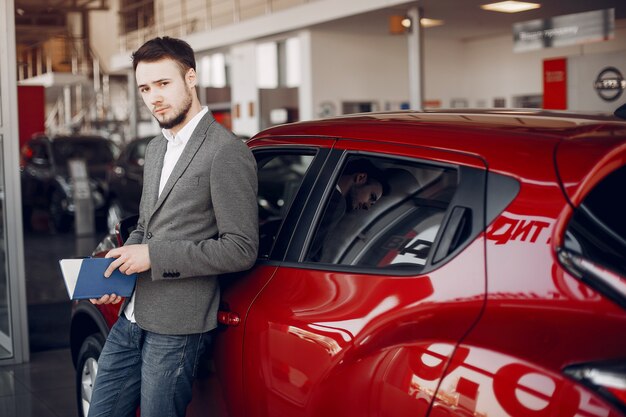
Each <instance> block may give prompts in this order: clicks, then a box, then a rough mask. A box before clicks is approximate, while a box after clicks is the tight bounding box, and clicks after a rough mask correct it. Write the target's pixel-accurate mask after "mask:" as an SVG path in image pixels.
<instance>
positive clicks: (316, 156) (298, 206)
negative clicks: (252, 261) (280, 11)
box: [251, 145, 330, 263]
mask: <svg viewBox="0 0 626 417" xmlns="http://www.w3.org/2000/svg"><path fill="white" fill-rule="evenodd" d="M251 151H252V154H253V156H254V158H255V160H256V161H257V162H258V161H259V160H260V159H261V158H263V157H264V156H266V155H267V156H270V155H273V156H278V155H312V156H313V160H312V161H311V163H310V164H309V166H308V168H307V170H306V172H305V174H304V176H303V178H302V182H301V183H300V185H299V187H298V190H297V191H296V194H295V195H294V198H293V199H292V201H291V203H290V206H289V207H288V208H287V209H286V212H285V217H284V218H283V220H282V222H281V224H280V225H279V227H278V231H277V232H276V236H275V239H274V243H273V245H272V247H271V248H270V250H269V252H268V255H267V256H266V257H261V256H260V255H259V257H257V262H262V263H265V262H280V261H282V260H283V259H284V257H285V253H286V250H287V248H288V247H289V243H290V241H291V237H292V235H293V233H294V230H295V226H294V225H295V224H297V222H298V219H299V217H300V213H301V212H302V210H303V208H304V206H305V203H306V201H307V200H308V198H309V195H310V192H311V190H312V188H313V186H314V184H315V182H316V180H317V176H318V173H319V172H320V171H321V168H322V167H323V166H324V164H325V162H326V158H327V157H328V154H329V152H330V149H329V148H324V147H319V146H287V145H285V146H275V147H265V146H259V147H255V148H252V149H251ZM257 173H258V170H257Z"/></svg>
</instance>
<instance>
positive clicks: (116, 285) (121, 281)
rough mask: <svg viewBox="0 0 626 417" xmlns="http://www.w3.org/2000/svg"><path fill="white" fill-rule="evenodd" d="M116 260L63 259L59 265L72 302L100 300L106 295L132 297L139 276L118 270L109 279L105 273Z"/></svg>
mask: <svg viewBox="0 0 626 417" xmlns="http://www.w3.org/2000/svg"><path fill="white" fill-rule="evenodd" d="M114 260H115V258H84V259H61V260H60V261H59V265H60V266H61V272H62V273H63V280H64V281H65V287H66V288H67V293H68V294H69V296H70V298H71V299H72V300H80V299H85V298H100V297H102V296H103V295H105V294H117V295H121V296H122V297H130V295H131V294H132V293H133V289H134V288H135V281H136V280H137V274H132V275H125V274H123V273H121V272H120V271H119V269H116V270H115V271H113V274H111V276H110V277H109V278H105V277H104V271H106V269H107V267H108V266H109V264H110V263H111V262H113V261H114Z"/></svg>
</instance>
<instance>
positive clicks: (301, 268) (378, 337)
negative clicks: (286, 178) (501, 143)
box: [242, 140, 487, 417]
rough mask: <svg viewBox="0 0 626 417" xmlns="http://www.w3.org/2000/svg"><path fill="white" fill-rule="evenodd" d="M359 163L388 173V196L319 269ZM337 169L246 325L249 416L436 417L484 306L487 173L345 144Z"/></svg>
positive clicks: (418, 152)
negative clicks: (336, 203)
mask: <svg viewBox="0 0 626 417" xmlns="http://www.w3.org/2000/svg"><path fill="white" fill-rule="evenodd" d="M355 158H366V159H368V160H369V161H370V162H372V163H373V164H375V165H376V166H377V167H378V168H380V169H381V170H382V171H383V172H384V173H385V175H386V176H387V177H386V180H385V181H386V182H388V184H387V186H388V187H387V188H388V192H387V194H386V195H383V196H382V197H381V198H380V199H379V201H377V202H376V204H375V205H374V206H372V207H371V209H370V210H367V211H365V212H363V213H359V212H353V211H350V212H348V213H346V214H345V216H344V217H343V218H342V219H341V221H340V223H339V224H337V226H335V227H333V230H331V232H330V233H329V235H328V236H327V237H326V238H325V240H324V244H323V253H324V254H323V255H322V257H321V260H319V261H312V260H310V259H311V258H310V257H308V252H309V247H311V246H312V242H313V241H314V240H315V234H316V229H318V228H319V226H318V225H319V224H320V223H321V222H322V221H323V218H324V215H325V213H324V212H325V206H326V204H327V201H328V200H329V199H330V196H331V194H332V192H333V190H334V189H335V188H336V186H338V184H337V183H338V179H339V178H341V177H342V175H343V167H344V166H345V165H347V164H349V163H350V161H351V160H353V159H355ZM327 165H329V166H328V168H329V169H327V170H326V171H324V172H322V173H321V174H320V176H319V178H318V182H317V184H316V186H315V189H314V190H313V193H312V194H311V197H310V198H309V201H308V202H307V204H306V207H305V209H304V210H303V212H302V215H301V217H300V218H299V221H298V223H297V225H295V233H294V235H293V237H292V238H291V241H290V245H289V247H288V248H287V250H286V257H285V260H284V262H282V263H281V264H280V266H279V267H278V268H276V269H275V270H274V271H273V276H272V277H271V279H270V280H269V281H268V282H267V283H266V284H265V285H264V287H263V288H262V290H261V292H260V293H259V294H258V295H257V296H256V298H255V300H254V303H253V304H252V306H251V308H250V310H249V312H248V315H247V319H246V322H245V335H244V344H243V352H242V354H243V372H244V379H243V386H242V390H243V391H244V392H245V393H246V402H245V407H244V412H245V415H246V416H254V417H268V416H272V417H280V416H285V417H287V416H289V417H297V416H320V415H329V416H335V415H358V416H394V417H401V416H407V417H408V416H411V417H415V416H424V415H426V414H427V410H428V407H429V404H430V402H431V401H432V398H433V395H434V393H435V392H436V390H437V386H438V383H439V381H440V378H441V376H442V374H443V371H444V369H445V366H446V364H447V360H448V358H449V357H450V355H451V354H452V353H453V352H454V349H455V346H456V344H457V342H458V340H459V339H461V337H462V336H463V335H464V334H465V333H466V332H467V331H468V329H470V327H471V326H472V324H473V323H474V322H475V320H476V319H477V317H478V316H479V314H480V311H481V308H482V305H483V301H484V292H485V275H484V271H485V259H484V251H485V246H484V239H483V237H482V235H481V231H482V230H483V227H484V216H485V213H484V189H485V184H486V181H487V175H486V171H485V167H484V164H483V162H482V160H480V159H479V158H476V157H474V156H470V155H465V154H460V153H449V152H443V151H439V150H435V149H428V148H419V147H406V146H402V147H401V146H393V145H389V144H384V145H382V144H377V143H376V142H371V141H368V142H360V141H352V140H339V141H338V142H337V143H336V145H335V147H334V150H333V152H332V153H331V155H330V156H329V160H328V164H327ZM330 168H332V169H330ZM430 351H434V352H435V353H436V355H431V356H429V357H428V358H426V359H423V358H424V355H426V354H428V352H430Z"/></svg>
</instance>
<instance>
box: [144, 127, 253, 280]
mask: <svg viewBox="0 0 626 417" xmlns="http://www.w3.org/2000/svg"><path fill="white" fill-rule="evenodd" d="M228 142H229V144H228V145H227V146H222V147H220V148H218V149H217V151H216V154H215V155H214V157H213V160H212V164H211V171H210V178H209V182H210V185H209V186H210V190H211V201H212V207H213V210H214V214H215V219H216V224H217V232H218V233H217V236H215V237H214V238H211V239H206V240H202V241H200V242H192V241H187V240H176V241H155V242H149V243H148V247H149V250H150V261H151V265H152V271H153V273H152V279H154V280H158V279H163V278H162V276H161V275H162V274H159V273H158V271H167V270H170V271H171V270H175V271H180V275H177V276H176V278H186V277H193V276H209V275H219V274H224V273H230V272H238V271H243V270H246V269H249V268H251V267H252V265H254V262H255V261H256V258H257V252H258V246H259V236H258V231H259V227H258V208H257V187H258V180H257V169H256V161H255V159H254V156H253V155H252V153H251V152H250V150H249V149H248V147H247V146H246V145H245V144H244V143H243V142H241V141H239V140H236V139H235V140H232V141H228ZM155 271H157V273H154V272H155ZM165 279H172V278H169V277H168V278H165Z"/></svg>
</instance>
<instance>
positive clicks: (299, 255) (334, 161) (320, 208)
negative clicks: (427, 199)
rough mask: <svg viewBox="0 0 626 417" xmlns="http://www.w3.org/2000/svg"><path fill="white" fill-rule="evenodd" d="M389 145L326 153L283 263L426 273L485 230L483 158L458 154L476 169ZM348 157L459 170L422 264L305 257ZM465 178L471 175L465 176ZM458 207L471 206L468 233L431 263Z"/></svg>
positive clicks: (357, 270)
mask: <svg viewBox="0 0 626 417" xmlns="http://www.w3.org/2000/svg"><path fill="white" fill-rule="evenodd" d="M388 148H390V147H389V146H386V149H385V151H384V152H377V151H375V150H369V149H368V150H362V151H360V150H354V149H333V150H332V151H331V153H330V155H329V156H328V160H327V164H326V167H325V170H324V172H320V175H319V179H318V183H317V184H316V186H315V189H314V190H312V191H311V195H310V197H309V200H310V201H312V202H314V203H312V204H308V205H307V206H306V209H305V211H304V212H303V213H302V216H301V217H300V224H299V225H298V229H297V230H296V231H295V232H294V235H293V237H292V239H291V245H290V247H289V248H288V249H289V250H288V251H287V253H286V256H285V259H284V261H285V263H288V264H289V266H290V267H294V268H305V269H319V270H325V271H337V272H352V273H357V274H371V275H389V274H393V275H395V276H415V275H423V274H425V273H429V272H432V271H433V270H435V269H438V268H440V267H441V266H443V265H445V264H446V263H448V262H449V261H450V260H452V259H454V258H455V257H456V256H457V255H458V254H459V253H460V252H461V251H462V250H463V249H465V248H466V247H467V246H468V245H469V244H470V243H471V242H473V241H474V240H475V239H476V237H478V236H479V235H480V233H482V232H484V230H485V226H486V224H487V223H486V221H485V215H486V209H485V206H486V200H487V197H486V192H487V179H488V170H487V166H486V163H485V162H484V161H483V160H482V159H480V158H477V157H476V156H475V155H467V154H464V153H458V154H459V155H462V158H467V157H468V156H469V157H471V158H472V159H474V160H476V161H477V162H478V164H477V165H478V166H480V165H481V164H482V166H483V167H482V168H478V167H470V166H466V165H463V164H458V163H455V162H454V160H455V159H456V158H454V157H452V158H446V159H447V161H446V162H443V161H437V160H433V159H427V158H420V157H418V156H413V155H415V152H411V154H412V156H408V155H407V154H396V153H390V152H388ZM427 149H428V151H429V153H432V152H437V151H438V150H436V149H431V148H427ZM453 154H454V153H449V154H448V156H451V155H453ZM351 156H360V157H373V158H377V159H389V160H395V161H404V162H407V163H408V164H411V163H415V164H424V165H429V166H433V167H437V168H455V169H457V170H458V171H457V172H458V181H459V183H458V186H457V190H456V191H455V194H454V196H453V197H452V199H451V201H450V203H449V205H448V207H447V209H446V212H445V214H444V218H443V220H442V223H441V226H440V228H439V230H438V231H437V235H436V237H435V240H434V241H433V245H432V249H431V251H430V253H429V255H428V258H427V260H426V264H425V265H424V267H422V268H419V267H417V265H416V268H406V269H399V268H391V267H389V268H384V267H383V268H381V267H370V266H359V265H342V264H324V263H319V262H312V261H307V260H306V256H307V252H308V249H309V245H310V244H311V243H312V241H313V238H314V236H315V232H316V230H317V225H318V223H319V221H320V220H321V218H322V216H323V214H324V210H325V208H326V203H327V200H328V198H329V197H330V193H331V192H332V189H333V188H334V185H335V184H336V182H337V179H338V177H339V175H340V174H341V171H342V170H343V166H344V164H345V162H346V160H347V159H348V158H349V157H351ZM459 159H461V158H459ZM462 177H463V178H462ZM465 177H471V178H467V179H465ZM477 194H478V195H479V197H476V195H477ZM457 206H469V208H471V209H472V211H471V223H472V225H471V232H470V234H469V236H468V237H467V238H466V239H465V240H464V241H463V242H462V243H461V244H460V245H459V246H457V247H455V248H454V249H453V250H452V251H451V252H449V253H447V254H446V255H445V256H443V257H441V258H440V259H438V260H437V261H436V262H433V257H434V256H435V254H436V253H437V250H438V246H439V245H440V243H441V240H442V236H444V234H445V233H447V230H446V229H448V224H449V223H450V221H451V215H452V211H453V209H454V208H455V207H457Z"/></svg>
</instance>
